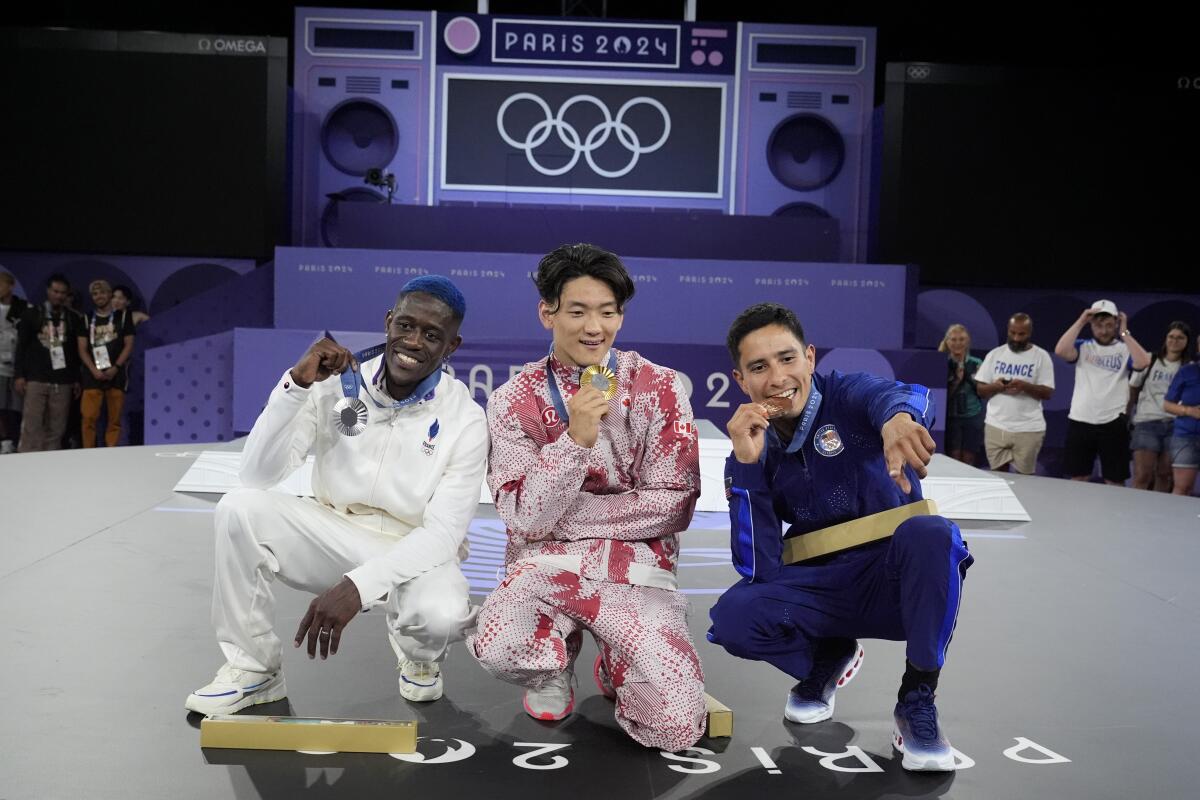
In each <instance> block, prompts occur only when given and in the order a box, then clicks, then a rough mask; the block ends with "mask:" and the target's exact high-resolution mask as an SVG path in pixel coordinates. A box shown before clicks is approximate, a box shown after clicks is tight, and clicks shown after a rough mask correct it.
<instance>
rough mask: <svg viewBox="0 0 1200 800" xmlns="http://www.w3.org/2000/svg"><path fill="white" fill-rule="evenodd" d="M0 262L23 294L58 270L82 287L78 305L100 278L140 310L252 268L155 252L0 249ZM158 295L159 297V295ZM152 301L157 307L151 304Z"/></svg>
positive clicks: (31, 294)
mask: <svg viewBox="0 0 1200 800" xmlns="http://www.w3.org/2000/svg"><path fill="white" fill-rule="evenodd" d="M0 265H2V266H3V268H4V269H6V270H8V271H9V272H11V273H12V274H13V275H14V276H16V277H17V278H18V280H19V281H20V284H21V286H23V287H24V290H25V292H26V293H25V294H24V295H23V296H24V297H25V298H27V299H30V300H33V301H34V302H41V300H42V299H43V298H44V297H45V283H46V278H48V277H50V276H51V275H52V274H54V273H56V272H59V273H62V274H63V275H65V276H66V278H67V280H68V281H70V282H71V286H73V287H74V288H75V289H76V290H82V294H81V296H82V298H83V308H84V309H85V310H86V309H90V308H91V298H89V297H88V296H87V285H88V284H89V283H90V282H92V281H93V280H95V279H97V278H103V279H104V280H106V281H108V282H109V283H111V284H113V285H114V286H116V285H117V284H124V285H126V286H129V287H130V288H131V289H133V291H134V294H136V295H137V297H136V298H135V300H136V301H137V302H138V308H139V309H140V310H142V311H146V310H147V309H151V312H150V313H154V312H153V309H156V308H157V307H162V308H167V307H170V306H171V305H174V304H176V303H178V302H180V301H182V300H183V299H185V298H187V297H190V296H192V295H193V294H197V293H199V292H201V291H204V290H205V289H209V288H211V287H212V286H213V285H214V282H217V281H225V280H230V279H232V278H235V277H237V276H238V275H243V274H245V273H247V272H250V271H251V270H253V269H254V262H253V261H252V260H249V259H235V258H162V257H157V256H121V255H115V256H114V255H87V254H82V253H76V254H71V253H27V252H22V253H17V252H6V253H0ZM160 293H161V296H160ZM156 304H157V305H156Z"/></svg>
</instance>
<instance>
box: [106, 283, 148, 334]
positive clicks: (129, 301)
mask: <svg viewBox="0 0 1200 800" xmlns="http://www.w3.org/2000/svg"><path fill="white" fill-rule="evenodd" d="M112 295H113V296H112V306H113V309H114V310H115V311H128V312H129V313H130V314H131V315H132V319H133V324H134V327H136V326H138V325H141V324H142V323H143V322H145V321H146V320H148V319H150V315H149V314H147V313H146V312H145V311H138V307H137V306H138V304H137V301H136V300H135V299H134V294H133V290H132V289H130V288H129V287H128V286H125V285H123V284H117V285H116V286H114V287H113V290H112Z"/></svg>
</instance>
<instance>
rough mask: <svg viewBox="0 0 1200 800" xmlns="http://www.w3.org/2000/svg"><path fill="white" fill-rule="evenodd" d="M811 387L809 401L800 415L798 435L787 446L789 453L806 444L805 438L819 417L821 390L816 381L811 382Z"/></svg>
mask: <svg viewBox="0 0 1200 800" xmlns="http://www.w3.org/2000/svg"><path fill="white" fill-rule="evenodd" d="M809 387H810V388H809V391H808V402H807V403H805V404H804V412H803V413H802V414H801V415H800V425H799V426H798V427H797V428H796V435H795V436H793V437H792V441H791V442H789V443H788V446H787V451H788V452H789V453H794V452H796V451H797V450H799V449H800V448H801V447H803V446H804V440H805V439H807V438H808V432H809V431H810V430H811V429H812V426H813V422H814V421H815V420H816V418H817V409H818V408H819V407H820V405H821V390H820V389H818V388H817V385H816V384H815V383H812V384H809Z"/></svg>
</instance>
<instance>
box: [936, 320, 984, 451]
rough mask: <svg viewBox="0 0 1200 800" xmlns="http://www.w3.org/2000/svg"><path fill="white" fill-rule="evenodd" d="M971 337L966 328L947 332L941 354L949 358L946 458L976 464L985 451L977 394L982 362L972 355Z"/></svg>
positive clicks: (956, 328) (947, 367) (941, 345)
mask: <svg viewBox="0 0 1200 800" xmlns="http://www.w3.org/2000/svg"><path fill="white" fill-rule="evenodd" d="M970 351H971V334H970V332H969V331H968V330H967V327H966V326H965V325H959V324H957V323H956V324H954V325H951V326H950V327H949V328H947V329H946V335H945V336H943V337H942V343H941V344H939V345H938V352H939V353H945V354H946V370H947V376H946V455H948V456H950V457H951V458H953V459H957V460H958V461H961V462H963V463H964V464H974V463H975V459H976V458H978V456H979V450H980V448H982V447H983V416H984V415H983V402H982V401H981V400H980V399H979V393H978V392H977V391H976V390H975V373H976V371H978V369H979V366H980V364H982V363H983V362H982V361H980V360H979V359H978V358H976V357H975V356H973V355H971V352H970Z"/></svg>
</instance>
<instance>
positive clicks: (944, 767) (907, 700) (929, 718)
mask: <svg viewBox="0 0 1200 800" xmlns="http://www.w3.org/2000/svg"><path fill="white" fill-rule="evenodd" d="M933 698H934V696H933V692H931V691H929V687H928V686H926V685H925V684H921V685H920V686H918V687H917V688H916V689H914V690H912V691H911V692H909V693H908V694H907V695H905V696H904V702H903V703H897V704H896V728H895V730H893V731H892V745H893V746H894V747H895V748H896V749H897V750H899V751H900V752H901V753H903V754H904V761H903V762H901V763H902V765H903V767H904V768H905V769H907V770H913V771H915V772H952V771H954V769H955V764H954V752H953V751H952V750H951V749H950V742H949V741H947V740H946V737H945V736H943V735H942V732H941V730H940V729H939V728H938V718H937V706H935V705H934V704H933Z"/></svg>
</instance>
